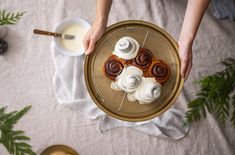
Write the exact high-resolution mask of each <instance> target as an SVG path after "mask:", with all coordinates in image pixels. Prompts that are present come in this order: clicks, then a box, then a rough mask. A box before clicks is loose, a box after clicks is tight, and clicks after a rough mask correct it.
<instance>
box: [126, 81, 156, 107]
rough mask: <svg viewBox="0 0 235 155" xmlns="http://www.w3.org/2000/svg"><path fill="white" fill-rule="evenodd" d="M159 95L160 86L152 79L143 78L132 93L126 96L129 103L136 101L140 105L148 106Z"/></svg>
mask: <svg viewBox="0 0 235 155" xmlns="http://www.w3.org/2000/svg"><path fill="white" fill-rule="evenodd" d="M160 95H161V84H160V83H158V82H156V81H155V79H154V78H143V79H142V83H141V84H140V86H139V87H138V89H137V90H136V91H135V92H134V93H129V94H127V98H128V100H129V101H136V100H138V101H139V103H140V104H150V103H152V102H153V101H155V100H156V99H157V98H159V97H160Z"/></svg>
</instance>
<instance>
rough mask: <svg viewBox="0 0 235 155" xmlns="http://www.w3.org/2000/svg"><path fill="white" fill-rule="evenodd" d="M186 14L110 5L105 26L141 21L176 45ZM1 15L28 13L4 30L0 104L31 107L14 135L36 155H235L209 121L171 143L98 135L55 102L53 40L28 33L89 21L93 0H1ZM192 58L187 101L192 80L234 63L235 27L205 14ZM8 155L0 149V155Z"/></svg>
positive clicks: (137, 3) (162, 6)
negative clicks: (59, 151) (70, 153)
mask: <svg viewBox="0 0 235 155" xmlns="http://www.w3.org/2000/svg"><path fill="white" fill-rule="evenodd" d="M185 8H186V1H183V0H177V1H175V0H174V1H173V0H147V1H145V0H132V1H130V0H129V1H127V0H114V2H113V6H112V9H111V13H110V16H109V25H110V24H112V23H115V22H118V21H122V20H127V19H137V20H145V21H149V22H153V23H155V24H157V25H159V26H160V27H162V28H164V29H165V30H167V31H168V32H169V33H170V34H171V35H172V36H173V37H174V38H175V39H176V40H177V39H178V36H179V33H180V29H181V25H182V21H183V16H184V12H185ZM0 9H7V10H11V11H27V14H25V16H24V17H23V19H22V20H20V21H19V22H18V23H17V25H13V26H9V33H8V36H7V38H6V40H7V41H8V43H9V49H8V53H7V54H5V55H4V56H0V105H1V106H8V107H9V108H8V110H17V109H21V108H23V107H24V106H26V105H32V106H33V107H32V109H31V110H30V112H29V113H28V114H27V115H25V117H24V118H23V119H21V121H20V122H19V123H18V124H17V126H16V128H17V129H22V130H25V131H26V134H27V135H28V136H30V137H31V141H30V144H31V145H32V146H33V148H34V150H35V151H36V152H40V151H41V150H42V149H44V148H46V147H48V146H50V145H54V144H66V145H69V146H71V147H73V148H74V149H76V150H77V151H78V152H79V153H80V154H82V155H83V154H84V155H87V154H91V155H93V154H100V155H113V154H116V155H129V154H134V155H136V154H137V155H142V154H148V155H149V154H150V155H151V154H159V155H169V154H170V155H171V154H179V155H189V154H193V155H194V154H202V155H204V154H211V155H222V154H223V155H230V154H231V155H232V154H235V149H234V146H235V134H234V131H235V129H234V128H233V127H232V125H231V124H230V123H227V124H226V125H225V128H224V127H221V126H220V125H219V124H218V122H217V121H216V120H215V119H214V117H213V116H211V115H208V117H207V119H205V120H202V121H199V122H197V123H194V124H192V125H191V129H190V131H189V134H188V135H187V136H186V137H185V138H183V139H181V140H178V141H173V140H168V139H164V138H159V137H153V136H149V135H146V134H143V133H141V132H137V131H135V130H133V129H130V128H116V129H113V130H110V131H107V132H104V133H101V132H100V131H99V129H98V124H99V121H98V120H89V119H88V118H86V117H84V116H82V115H81V114H79V113H78V112H77V109H72V108H69V107H67V106H64V105H59V104H58V103H57V101H56V99H55V95H54V92H53V87H52V76H53V73H54V66H53V62H52V59H51V53H50V51H49V48H50V43H51V41H52V38H49V37H48V38H47V37H39V36H35V35H33V34H32V30H33V29H34V28H41V29H47V30H53V29H54V28H55V26H56V25H57V24H58V22H59V21H60V20H62V19H63V18H66V17H77V16H79V17H83V18H84V19H86V20H88V21H89V22H92V21H93V19H94V16H95V0H67V1H66V0H50V1H46V0H41V1H36V0H30V1H29V0H20V1H19V0H0ZM193 53H194V59H193V65H194V66H193V68H192V71H191V74H190V77H189V79H188V81H187V82H186V83H185V88H184V90H183V96H184V97H186V98H187V99H188V100H189V99H192V98H193V97H194V95H195V93H196V91H197V89H198V87H197V86H196V85H195V84H194V83H193V81H194V80H197V79H199V78H200V77H202V76H203V75H206V74H209V73H214V72H216V71H218V70H220V69H222V66H220V65H219V64H218V62H219V61H221V60H223V59H224V58H227V57H235V24H234V23H232V22H228V21H218V20H217V19H215V18H214V17H213V15H212V9H211V8H209V10H208V11H207V13H206V15H205V16H204V19H203V21H202V23H201V26H200V29H199V32H198V34H197V37H196V40H195V43H194V47H193ZM176 106H177V107H180V108H185V106H186V105H184V104H180V103H178V104H177V105H176ZM7 154H8V153H7V152H6V150H5V148H4V147H2V146H1V145H0V155H7Z"/></svg>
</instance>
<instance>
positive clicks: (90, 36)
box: [83, 20, 107, 55]
mask: <svg viewBox="0 0 235 155" xmlns="http://www.w3.org/2000/svg"><path fill="white" fill-rule="evenodd" d="M106 26H107V25H106V22H100V21H98V20H95V21H94V23H93V24H92V26H91V28H90V29H89V31H88V32H87V34H86V35H85V37H84V38H83V44H84V48H85V54H86V55H89V54H90V53H91V52H92V51H93V50H94V48H95V43H96V41H98V40H99V39H100V38H101V36H102V35H103V33H104V32H105V29H106Z"/></svg>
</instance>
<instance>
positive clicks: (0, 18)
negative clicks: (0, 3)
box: [0, 10, 26, 26]
mask: <svg viewBox="0 0 235 155" xmlns="http://www.w3.org/2000/svg"><path fill="white" fill-rule="evenodd" d="M25 13H26V12H16V13H14V12H12V13H11V12H7V11H6V10H0V26H1V25H12V24H15V23H16V22H17V21H18V20H20V18H21V17H22V16H23V15H24V14H25Z"/></svg>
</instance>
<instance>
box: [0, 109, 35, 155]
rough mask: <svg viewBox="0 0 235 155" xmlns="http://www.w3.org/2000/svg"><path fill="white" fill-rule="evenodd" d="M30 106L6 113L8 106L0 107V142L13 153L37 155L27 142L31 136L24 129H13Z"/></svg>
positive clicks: (15, 154)
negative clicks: (26, 134) (25, 133)
mask: <svg viewBox="0 0 235 155" xmlns="http://www.w3.org/2000/svg"><path fill="white" fill-rule="evenodd" d="M30 108H31V106H28V107H25V108H24V109H22V110H20V111H13V112H9V113H5V110H6V107H3V108H0V143H1V144H3V145H4V146H5V147H6V149H7V150H8V152H9V153H10V154H12V155H36V153H34V152H33V151H32V147H31V146H30V145H29V144H27V143H26V141H28V140H30V138H29V137H27V136H25V135H24V131H21V130H16V131H15V130H13V127H14V125H15V124H16V123H17V122H18V120H19V119H20V118H22V117H23V116H24V115H25V114H26V113H27V112H28V111H29V109H30Z"/></svg>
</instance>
